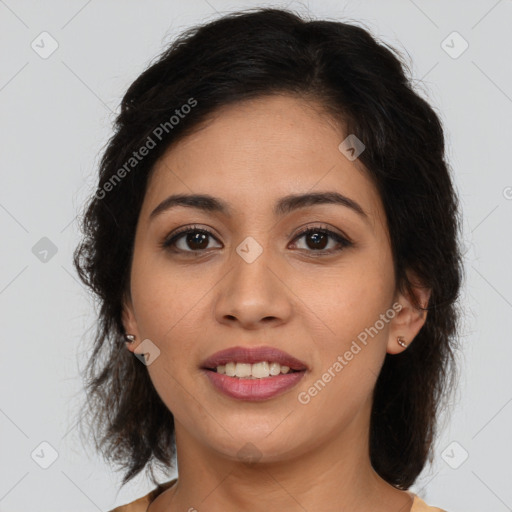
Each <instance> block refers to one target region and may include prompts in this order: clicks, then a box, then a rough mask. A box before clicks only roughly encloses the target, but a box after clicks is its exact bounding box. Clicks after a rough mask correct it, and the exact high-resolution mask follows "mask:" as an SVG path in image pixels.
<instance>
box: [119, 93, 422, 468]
mask: <svg viewBox="0 0 512 512" xmlns="http://www.w3.org/2000/svg"><path fill="white" fill-rule="evenodd" d="M346 136H347V134H345V133H343V131H342V130H341V128H339V127H338V126H336V125H335V124H334V123H333V122H332V121H330V120H329V119H328V118H327V116H326V115H324V114H322V112H321V110H320V107H319V106H318V105H316V106H315V105H313V104H309V103H305V102H304V100H299V99H296V98H293V97H291V96H271V97H265V98H259V99H257V100H250V101H247V102H244V103H238V104H236V105H233V106H229V107H226V108H223V109H221V110H219V111H217V113H216V115H215V117H214V118H213V119H212V120H211V122H210V123H209V124H208V125H206V127H204V128H203V129H201V130H199V131H197V132H196V133H195V134H193V135H190V136H188V137H187V138H185V139H183V140H182V141H180V142H179V143H177V144H176V145H175V146H173V147H172V148H171V149H170V150H168V151H167V153H166V154H164V156H163V157H162V158H161V159H160V160H159V161H158V163H157V164H156V166H155V169H154V174H153V175H152V177H151V179H150V181H149V183H148V188H147V191H146V195H145V199H144V203H143V205H142V209H141V212H140V217H139V222H138V225H137V230H136V237H135V245H134V256H133V263H132V269H131V299H130V300H129V301H128V302H127V303H126V309H125V314H124V320H123V321H124V325H125V328H126V332H128V333H132V334H135V335H136V339H137V340H138V342H140V341H141V340H146V339H148V340H150V342H149V343H150V344H149V345H147V347H148V350H149V352H150V353H151V352H153V356H156V357H154V359H152V361H151V362H150V364H148V365H147V371H148V372H149V375H150V378H151V380H152V382H153V384H154V386H155V389H156V390H157V392H158V394H159V395H160V397H161V398H162V400H163V402H164V403H165V404H166V406H167V407H168V408H169V410H170V411H171V412H172V413H173V415H174V418H175V424H176V431H177V434H178V436H180V435H181V434H180V432H183V437H184V436H185V432H186V435H187V436H188V437H189V438H190V439H191V440H193V442H194V443H196V444H197V445H198V446H202V447H204V448H205V449H210V450H212V451H213V452H215V453H217V454H219V455H222V456H224V457H226V458H228V459H233V460H235V459H237V457H239V455H238V454H239V451H240V450H241V449H243V448H244V447H246V446H247V443H252V445H254V446H255V447H256V449H257V451H258V456H259V457H261V460H262V461H263V460H268V461H271V460H272V461H276V460H285V459H286V458H290V457H295V456H300V455H301V454H303V453H304V452H305V451H307V450H312V449H315V447H318V446H319V445H320V444H321V443H325V442H327V441H329V440H335V438H339V439H340V440H341V439H342V438H343V439H344V442H346V440H347V437H351V436H352V437H353V436H355V433H356V432H359V433H361V432H367V427H368V421H369V412H370V408H371V395H372V391H373V388H374V386H375V382H376V379H377V376H378V374H379V371H380V368H381V365H382V363H383V361H384V357H385V355H386V353H391V354H394V353H397V352H400V351H402V350H404V349H403V348H402V347H401V346H400V345H398V344H397V343H396V337H397V336H399V335H401V336H403V337H404V338H405V339H406V341H407V342H408V343H410V342H411V341H412V339H413V338H414V336H415V335H416V334H417V332H418V331H419V329H420V328H421V326H422V325H423V323H424V320H425V318H424V317H421V316H419V315H416V314H415V312H414V310H413V309H411V308H410V307H409V305H410V303H409V302H408V300H407V298H406V297H404V296H402V295H401V294H399V293H398V292H397V291H396V289H395V275H394V273H393V261H392V255H391V249H390V242H389V234H388V228H387V224H386V218H385V214H384V210H383V205H382V203H381V200H380V198H379V195H378V193H377V190H376V188H375V187H374V185H373V184H372V182H371V180H370V179H369V177H368V176H367V174H366V173H365V170H364V169H363V167H362V165H361V164H360V162H359V161H358V160H357V159H356V160H354V161H351V160H349V159H348V158H347V157H346V156H345V154H343V153H342V152H341V151H340V150H339V149H338V146H339V145H340V143H341V142H342V141H343V140H344V139H345V138H346ZM319 193H330V194H333V193H337V194H339V195H340V196H344V197H345V198H348V200H349V201H345V204H342V203H339V202H325V201H320V202H318V203H316V204H312V203H311V202H309V203H308V202H303V203H299V202H295V203H288V206H289V207H288V208H284V207H282V208H280V209H279V211H276V210H275V207H276V205H277V204H278V203H279V202H280V201H282V200H283V198H286V197H288V196H292V195H294V196H295V195H297V196H300V195H306V194H319ZM175 194H185V195H192V194H201V195H203V194H207V195H209V196H213V197H214V198H216V199H218V200H219V201H221V202H222V203H223V204H224V205H225V206H226V211H219V210H216V209H211V210H209V211H205V210H203V209H201V208H198V207H193V206H190V205H189V206H185V205H174V206H173V207H171V208H169V209H161V210H160V212H159V213H157V214H155V215H154V216H151V215H150V214H151V212H152V211H153V210H154V209H155V208H156V207H157V206H158V205H160V203H161V202H162V201H164V200H165V199H166V198H168V197H169V196H170V195H175ZM281 204H283V203H281ZM290 204H291V206H290ZM350 204H352V206H350ZM354 205H358V206H354ZM293 206H295V208H294V207H293ZM358 209H360V211H357V210H358ZM182 229H190V232H189V233H188V234H187V233H185V234H181V236H178V237H177V238H174V241H173V242H172V243H171V244H169V245H168V246H167V247H163V244H164V242H165V241H166V240H170V239H172V238H173V236H174V235H175V234H176V233H177V231H180V230H182ZM305 229H311V231H310V232H309V233H306V234H301V232H302V231H304V230H305ZM198 230H199V231H198ZM145 343H146V344H147V343H148V342H145ZM135 345H137V342H136V343H135ZM234 346H242V347H250V348H255V347H261V346H270V347H274V348H277V349H279V350H282V351H285V352H286V353H288V354H290V355H292V356H293V357H295V358H296V359H298V360H300V361H302V362H303V363H305V365H306V366H307V370H306V371H305V372H303V373H302V377H301V379H300V380H298V382H297V383H296V384H295V385H294V386H293V387H291V388H289V389H287V390H285V391H283V392H281V393H280V394H278V395H275V396H272V397H270V398H267V399H262V400H256V401H255V400H247V399H240V398H234V397H232V396H227V395H226V394H224V393H222V392H220V391H219V390H218V389H217V388H216V387H215V386H214V385H212V383H211V381H210V379H209V378H208V376H207V375H206V372H207V370H204V369H202V363H203V361H204V360H205V359H206V358H207V357H209V356H211V355H213V354H214V353H216V352H218V351H220V350H224V349H227V348H230V347H234ZM155 347H156V348H155ZM131 350H133V349H131ZM153 356H150V357H153ZM141 364H142V363H141ZM232 378H235V377H232ZM269 378H272V377H269ZM178 438H179V437H178Z"/></svg>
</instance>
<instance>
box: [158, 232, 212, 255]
mask: <svg viewBox="0 0 512 512" xmlns="http://www.w3.org/2000/svg"><path fill="white" fill-rule="evenodd" d="M209 236H211V237H212V238H215V237H214V236H213V234H212V233H211V232H210V231H208V230H206V229H202V228H198V227H196V226H189V227H185V228H183V229H180V230H178V231H177V232H175V233H173V234H172V236H170V237H168V238H166V239H165V240H164V241H163V242H162V243H161V244H160V245H161V247H162V248H164V249H169V250H173V251H175V252H179V251H181V252H200V251H204V250H205V249H207V248H208V237H209ZM182 239H183V240H184V244H183V245H185V247H186V246H187V244H188V245H189V246H191V247H192V250H187V249H186V248H183V247H178V242H181V241H182Z"/></svg>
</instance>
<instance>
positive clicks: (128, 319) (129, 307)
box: [122, 297, 141, 352]
mask: <svg viewBox="0 0 512 512" xmlns="http://www.w3.org/2000/svg"><path fill="white" fill-rule="evenodd" d="M122 322H123V327H124V331H125V333H126V334H133V335H134V336H135V341H133V342H131V343H130V342H128V341H127V342H126V348H127V349H128V350H129V351H130V352H134V351H135V348H136V346H137V345H138V344H139V343H140V341H141V339H140V335H139V329H138V327H137V321H136V320H135V314H134V312H133V304H132V300H131V297H125V299H124V300H123V313H122Z"/></svg>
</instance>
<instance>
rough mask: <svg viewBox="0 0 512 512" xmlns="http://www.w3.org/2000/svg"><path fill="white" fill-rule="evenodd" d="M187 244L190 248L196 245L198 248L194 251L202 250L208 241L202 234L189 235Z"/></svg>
mask: <svg viewBox="0 0 512 512" xmlns="http://www.w3.org/2000/svg"><path fill="white" fill-rule="evenodd" d="M187 243H189V244H191V245H192V248H194V247H193V246H194V244H196V243H198V244H199V245H200V246H199V247H196V249H204V248H206V247H208V240H207V239H206V235H205V234H204V233H194V234H189V235H188V236H187Z"/></svg>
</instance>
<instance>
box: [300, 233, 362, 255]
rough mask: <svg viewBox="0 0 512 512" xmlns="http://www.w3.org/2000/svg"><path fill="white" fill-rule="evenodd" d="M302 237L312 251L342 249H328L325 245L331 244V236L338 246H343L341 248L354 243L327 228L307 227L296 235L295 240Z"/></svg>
mask: <svg viewBox="0 0 512 512" xmlns="http://www.w3.org/2000/svg"><path fill="white" fill-rule="evenodd" d="M300 238H305V241H306V246H307V249H311V251H310V252H324V251H326V252H334V251H336V250H341V249H336V248H334V250H333V249H332V248H331V249H326V248H325V247H326V246H327V245H328V244H329V238H331V239H332V240H334V241H335V242H337V244H338V246H341V248H345V247H350V246H351V245H352V242H350V241H349V240H347V239H346V238H345V237H343V236H341V235H339V234H338V233H335V232H334V231H331V230H330V229H326V228H308V229H305V230H303V231H302V232H301V233H299V235H297V236H296V237H295V240H298V239H300Z"/></svg>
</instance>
